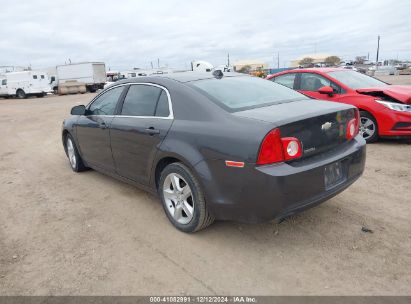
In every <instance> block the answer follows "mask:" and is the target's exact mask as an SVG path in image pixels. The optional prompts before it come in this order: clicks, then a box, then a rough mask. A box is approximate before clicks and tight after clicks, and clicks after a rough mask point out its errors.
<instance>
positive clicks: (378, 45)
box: [375, 35, 380, 70]
mask: <svg viewBox="0 0 411 304" xmlns="http://www.w3.org/2000/svg"><path fill="white" fill-rule="evenodd" d="M379 55H380V35H378V40H377V59H376V61H375V69H376V70H378V56H379Z"/></svg>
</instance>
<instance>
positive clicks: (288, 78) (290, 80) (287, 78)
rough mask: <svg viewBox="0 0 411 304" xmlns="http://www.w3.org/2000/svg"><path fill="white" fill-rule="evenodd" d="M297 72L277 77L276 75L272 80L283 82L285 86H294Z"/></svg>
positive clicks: (291, 87)
mask: <svg viewBox="0 0 411 304" xmlns="http://www.w3.org/2000/svg"><path fill="white" fill-rule="evenodd" d="M295 75H296V74H295V73H290V74H284V75H280V76H277V77H274V79H273V80H272V81H274V82H276V83H279V84H282V85H283V86H286V87H289V88H290V89H293V88H294V80H295Z"/></svg>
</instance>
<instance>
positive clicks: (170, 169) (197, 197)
mask: <svg viewBox="0 0 411 304" xmlns="http://www.w3.org/2000/svg"><path fill="white" fill-rule="evenodd" d="M188 170H189V169H188V168H187V167H186V166H184V165H182V164H180V163H177V164H176V163H173V164H170V165H168V166H167V167H166V168H165V169H164V170H163V172H162V173H161V176H160V182H159V186H158V194H159V196H160V198H161V202H162V205H163V209H164V212H165V213H166V215H167V217H168V219H169V220H170V222H171V223H172V224H173V225H174V227H176V228H177V229H179V230H181V231H183V232H194V231H196V229H197V227H198V226H199V221H200V217H201V212H202V210H203V206H201V204H204V197H202V196H203V195H202V191H201V189H198V187H200V185H199V184H198V182H197V181H196V182H194V181H193V178H192V176H193V174H192V173H191V172H190V171H189V173H188V172H187V171H188ZM170 173H177V174H178V175H180V176H181V177H183V178H184V180H185V181H186V182H187V183H188V185H189V186H190V189H191V192H192V194H193V198H194V214H193V219H192V220H191V221H190V223H188V224H185V225H183V224H180V223H178V222H177V221H176V220H175V219H174V218H173V217H172V215H171V214H170V212H169V211H168V208H167V206H166V201H165V199H164V193H163V185H164V180H165V179H166V177H167V176H168V175H169V174H170ZM193 177H194V176H193ZM196 184H197V185H196ZM200 193H201V194H200Z"/></svg>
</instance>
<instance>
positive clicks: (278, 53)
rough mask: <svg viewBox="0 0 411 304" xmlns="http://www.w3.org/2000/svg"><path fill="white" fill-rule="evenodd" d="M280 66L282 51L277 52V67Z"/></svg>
mask: <svg viewBox="0 0 411 304" xmlns="http://www.w3.org/2000/svg"><path fill="white" fill-rule="evenodd" d="M279 68H280V52H277V69H279Z"/></svg>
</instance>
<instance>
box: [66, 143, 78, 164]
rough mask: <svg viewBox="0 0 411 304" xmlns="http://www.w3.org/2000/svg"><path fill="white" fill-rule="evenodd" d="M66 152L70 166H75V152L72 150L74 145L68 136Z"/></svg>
mask: <svg viewBox="0 0 411 304" xmlns="http://www.w3.org/2000/svg"><path fill="white" fill-rule="evenodd" d="M67 154H68V158H69V161H70V165H71V167H73V168H75V167H76V164H77V159H76V153H75V151H74V145H73V142H72V141H71V139H70V138H67Z"/></svg>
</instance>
